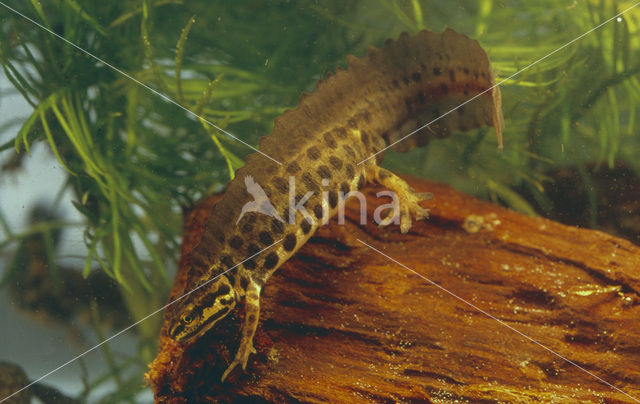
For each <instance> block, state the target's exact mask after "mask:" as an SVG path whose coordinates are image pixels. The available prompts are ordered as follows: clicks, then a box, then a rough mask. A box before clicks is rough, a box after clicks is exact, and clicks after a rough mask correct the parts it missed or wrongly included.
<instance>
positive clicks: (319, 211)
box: [313, 205, 324, 220]
mask: <svg viewBox="0 0 640 404" xmlns="http://www.w3.org/2000/svg"><path fill="white" fill-rule="evenodd" d="M313 214H314V215H316V217H317V218H318V219H319V220H322V216H323V215H324V209H322V205H316V206H314V207H313Z"/></svg>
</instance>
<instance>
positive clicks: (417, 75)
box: [411, 72, 421, 83]
mask: <svg viewBox="0 0 640 404" xmlns="http://www.w3.org/2000/svg"><path fill="white" fill-rule="evenodd" d="M411 78H412V79H413V81H415V82H416V83H417V82H419V81H420V80H421V77H420V73H418V72H415V73H413V74H412V75H411Z"/></svg>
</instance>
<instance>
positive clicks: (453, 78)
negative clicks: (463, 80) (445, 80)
mask: <svg viewBox="0 0 640 404" xmlns="http://www.w3.org/2000/svg"><path fill="white" fill-rule="evenodd" d="M449 81H451V82H452V83H454V82H455V81H456V72H454V71H453V69H451V70H449Z"/></svg>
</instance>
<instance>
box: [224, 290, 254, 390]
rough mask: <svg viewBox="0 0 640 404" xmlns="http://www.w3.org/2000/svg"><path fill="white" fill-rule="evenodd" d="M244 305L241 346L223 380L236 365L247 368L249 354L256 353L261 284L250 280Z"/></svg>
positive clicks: (243, 368)
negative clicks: (254, 344) (255, 342)
mask: <svg viewBox="0 0 640 404" xmlns="http://www.w3.org/2000/svg"><path fill="white" fill-rule="evenodd" d="M244 307H245V315H244V323H243V325H242V330H241V331H242V337H241V339H240V346H239V347H238V351H237V352H236V356H235V358H234V359H233V362H231V364H230V365H229V367H228V368H227V370H225V371H224V373H223V374H222V378H221V379H220V380H221V381H223V382H224V379H226V378H227V376H228V375H229V373H231V371H232V370H233V369H234V368H235V367H236V366H238V365H242V370H246V368H247V360H249V355H251V354H252V353H256V349H255V348H254V347H253V336H254V335H255V333H256V328H257V327H258V318H259V316H260V286H259V285H258V284H257V283H256V282H255V281H253V280H252V281H250V282H249V285H248V286H247V291H246V294H245V296H244Z"/></svg>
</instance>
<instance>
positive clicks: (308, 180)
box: [300, 173, 320, 199]
mask: <svg viewBox="0 0 640 404" xmlns="http://www.w3.org/2000/svg"><path fill="white" fill-rule="evenodd" d="M302 183H303V184H304V185H305V186H306V187H307V189H308V190H309V191H313V192H320V186H318V183H317V182H316V181H315V180H314V179H313V177H312V176H311V174H309V173H304V174H302ZM302 198H303V197H302V196H301V197H300V199H302Z"/></svg>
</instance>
